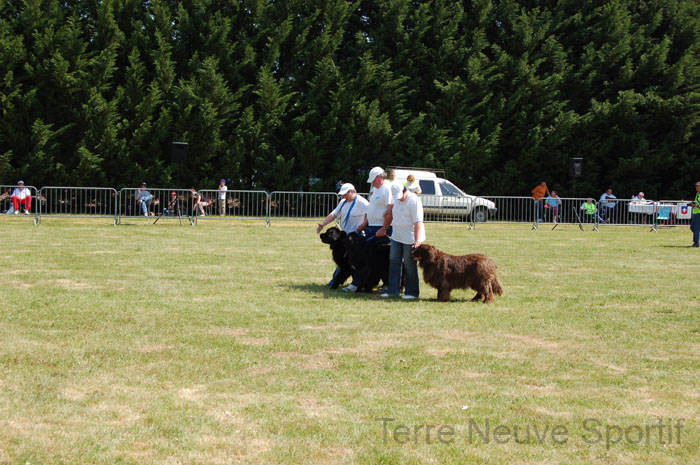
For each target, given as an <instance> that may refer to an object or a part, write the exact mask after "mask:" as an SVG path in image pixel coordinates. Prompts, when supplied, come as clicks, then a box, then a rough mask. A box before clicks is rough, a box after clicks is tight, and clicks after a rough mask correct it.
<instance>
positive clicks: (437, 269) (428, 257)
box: [413, 244, 503, 302]
mask: <svg viewBox="0 0 700 465" xmlns="http://www.w3.org/2000/svg"><path fill="white" fill-rule="evenodd" d="M413 258H415V260H416V261H417V262H418V264H419V265H420V267H421V268H423V280H424V281H425V282H426V283H428V284H430V285H431V286H433V287H434V288H436V289H437V290H438V295H437V298H438V300H439V301H440V302H447V301H449V300H450V292H452V289H467V288H472V289H474V290H475V291H476V295H475V296H474V298H473V299H472V300H473V301H475V300H481V299H484V302H493V300H494V299H493V295H494V294H496V295H503V286H501V282H500V281H499V280H498V276H496V262H494V261H493V260H491V259H490V258H489V257H487V256H486V255H482V254H480V253H471V254H469V255H459V256H458V255H450V254H447V253H445V252H441V251H440V250H438V249H436V248H435V247H433V246H432V245H428V244H423V245H421V246H419V247H417V248H416V249H415V250H414V251H413Z"/></svg>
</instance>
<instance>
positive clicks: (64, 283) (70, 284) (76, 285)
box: [54, 279, 99, 290]
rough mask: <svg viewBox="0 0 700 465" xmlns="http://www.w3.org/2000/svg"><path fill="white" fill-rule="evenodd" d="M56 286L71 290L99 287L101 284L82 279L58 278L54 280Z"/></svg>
mask: <svg viewBox="0 0 700 465" xmlns="http://www.w3.org/2000/svg"><path fill="white" fill-rule="evenodd" d="M54 282H55V283H56V286H58V287H62V288H63V289H69V290H83V289H98V288H99V286H95V285H93V284H87V283H82V282H80V281H75V280H73V279H57V280H55V281H54Z"/></svg>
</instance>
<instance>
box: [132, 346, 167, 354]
mask: <svg viewBox="0 0 700 465" xmlns="http://www.w3.org/2000/svg"><path fill="white" fill-rule="evenodd" d="M172 348H173V346H171V345H168V344H149V345H146V346H143V347H141V348H140V349H139V352H140V353H142V354H151V353H154V352H165V351H167V350H172Z"/></svg>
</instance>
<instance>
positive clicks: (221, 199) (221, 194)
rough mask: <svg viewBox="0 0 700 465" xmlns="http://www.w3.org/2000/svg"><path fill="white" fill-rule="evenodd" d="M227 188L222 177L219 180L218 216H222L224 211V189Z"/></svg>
mask: <svg viewBox="0 0 700 465" xmlns="http://www.w3.org/2000/svg"><path fill="white" fill-rule="evenodd" d="M227 190H228V187H226V180H225V179H222V180H221V181H220V182H219V216H224V214H225V213H226V191H227Z"/></svg>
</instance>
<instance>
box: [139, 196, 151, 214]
mask: <svg viewBox="0 0 700 465" xmlns="http://www.w3.org/2000/svg"><path fill="white" fill-rule="evenodd" d="M152 201H153V196H152V195H147V196H144V197H141V198H139V199H138V200H137V201H136V202H137V203H138V204H139V205H140V206H141V213H143V216H148V204H149V203H151V202H152Z"/></svg>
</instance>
